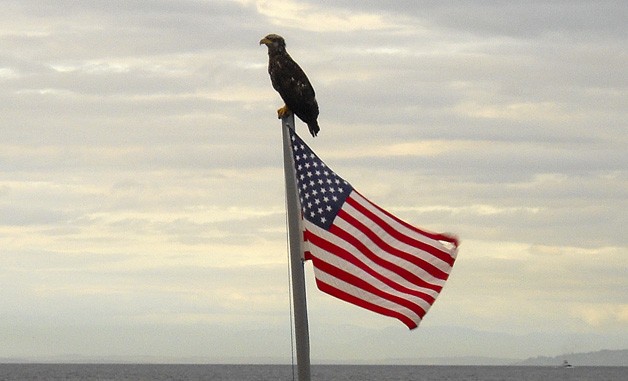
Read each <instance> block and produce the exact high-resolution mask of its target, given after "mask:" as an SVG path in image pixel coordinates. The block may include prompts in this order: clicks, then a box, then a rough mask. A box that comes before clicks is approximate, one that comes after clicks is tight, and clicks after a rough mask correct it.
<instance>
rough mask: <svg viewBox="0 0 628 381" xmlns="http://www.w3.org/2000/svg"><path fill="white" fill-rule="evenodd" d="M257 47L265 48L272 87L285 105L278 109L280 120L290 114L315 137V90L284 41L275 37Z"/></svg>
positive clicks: (316, 106) (267, 38)
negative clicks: (291, 55) (300, 121)
mask: <svg viewBox="0 0 628 381" xmlns="http://www.w3.org/2000/svg"><path fill="white" fill-rule="evenodd" d="M259 44H260V45H261V44H264V45H266V46H267V47H268V74H270V81H271V82H272V84H273V88H274V89H275V90H277V92H278V93H279V95H280V96H281V99H283V101H284V103H285V105H284V106H283V107H282V108H280V109H279V110H277V115H278V116H279V118H283V117H284V116H285V115H287V114H288V113H290V112H291V111H292V112H293V113H294V114H295V115H296V116H298V117H299V119H301V120H302V121H303V122H305V123H306V124H307V127H308V129H309V130H310V133H311V134H312V136H316V134H317V133H318V131H319V130H320V128H319V127H318V122H317V121H316V118H318V103H316V98H315V93H314V88H312V85H311V84H310V81H309V80H308V79H307V76H306V75H305V73H304V72H303V70H301V68H300V67H299V65H298V64H297V63H296V62H294V60H293V59H292V57H290V55H289V54H288V52H286V41H285V40H284V39H283V37H281V36H278V35H276V34H269V35H268V36H266V37H264V38H262V40H261V41H260V42H259Z"/></svg>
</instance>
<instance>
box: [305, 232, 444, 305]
mask: <svg viewBox="0 0 628 381" xmlns="http://www.w3.org/2000/svg"><path fill="white" fill-rule="evenodd" d="M306 236H307V238H308V240H309V241H310V242H311V243H312V244H313V245H316V246H318V247H320V248H321V249H323V250H325V251H327V252H329V253H332V254H333V255H335V256H337V257H339V258H342V259H343V260H345V261H347V262H349V263H351V264H352V265H354V266H355V267H357V268H360V269H362V270H364V271H365V272H367V273H368V274H369V275H371V276H372V277H373V278H375V279H377V280H379V281H381V282H382V283H384V284H386V285H387V286H389V287H390V288H392V289H394V290H396V291H399V292H402V293H405V294H408V295H412V296H415V297H417V298H421V299H423V300H424V301H425V302H427V303H429V304H430V305H431V304H432V303H434V297H433V296H432V295H429V294H426V293H424V292H421V291H419V290H414V289H411V288H409V287H406V286H404V285H402V284H399V283H397V282H395V281H394V280H392V279H390V278H388V277H386V276H384V275H382V274H380V273H378V272H377V271H376V270H374V269H373V268H371V267H369V266H368V265H367V264H365V263H364V262H362V261H361V260H359V259H358V258H357V257H356V256H355V255H353V254H351V253H350V252H349V251H347V250H345V249H343V248H342V247H340V246H337V245H335V244H333V243H332V242H330V241H328V240H326V239H325V238H323V237H319V236H317V235H315V234H314V233H312V232H310V231H309V230H308V231H306ZM307 253H308V254H309V255H308V256H307V257H306V258H307V259H313V258H314V255H312V253H310V252H309V251H308V252H307ZM319 260H320V258H319ZM314 265H315V266H316V261H314ZM393 271H394V270H393ZM430 289H431V288H430Z"/></svg>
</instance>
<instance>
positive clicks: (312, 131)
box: [307, 122, 321, 137]
mask: <svg viewBox="0 0 628 381" xmlns="http://www.w3.org/2000/svg"><path fill="white" fill-rule="evenodd" d="M307 128H308V129H309V130H310V134H312V136H314V137H316V134H318V131H320V130H321V129H320V127H318V122H313V123H308V125H307Z"/></svg>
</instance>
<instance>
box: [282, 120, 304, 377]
mask: <svg viewBox="0 0 628 381" xmlns="http://www.w3.org/2000/svg"><path fill="white" fill-rule="evenodd" d="M281 127H282V132H283V171H284V175H285V178H286V198H287V209H288V234H289V238H290V273H291V274H292V304H293V311H294V334H295V343H296V350H297V372H298V377H299V378H298V379H299V381H310V334H309V329H308V324H307V302H306V300H305V272H304V269H303V259H302V257H301V235H302V234H303V232H302V231H301V225H300V222H299V221H300V218H301V210H300V209H299V204H298V201H297V185H296V178H295V174H294V165H293V158H292V148H291V144H290V133H289V130H288V129H289V128H290V129H294V114H292V113H290V115H288V116H285V117H284V118H282V119H281Z"/></svg>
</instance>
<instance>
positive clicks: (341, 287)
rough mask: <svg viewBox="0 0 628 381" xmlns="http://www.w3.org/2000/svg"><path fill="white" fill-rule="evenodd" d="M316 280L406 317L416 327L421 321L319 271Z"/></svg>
mask: <svg viewBox="0 0 628 381" xmlns="http://www.w3.org/2000/svg"><path fill="white" fill-rule="evenodd" d="M316 279H318V280H320V281H321V282H324V283H327V284H329V285H330V286H332V287H335V288H337V289H339V290H341V291H343V292H346V293H347V294H349V295H352V296H354V297H356V298H358V299H361V300H364V301H367V302H369V303H372V304H375V305H377V306H380V307H383V308H386V309H389V310H392V311H396V312H399V313H401V314H402V315H404V316H406V317H408V318H409V319H410V320H412V321H414V322H415V323H416V324H417V325H418V324H419V322H420V321H421V318H420V317H419V315H417V314H416V313H414V312H413V311H412V310H410V309H408V308H406V307H404V306H402V305H399V304H397V303H394V302H392V301H390V300H387V299H383V298H381V297H379V296H377V295H374V294H371V293H370V292H367V291H364V290H363V289H361V288H358V287H356V286H354V285H352V284H349V283H347V282H345V281H343V280H341V279H339V278H336V277H334V276H332V275H330V274H327V273H326V272H324V271H321V270H320V269H316Z"/></svg>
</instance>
